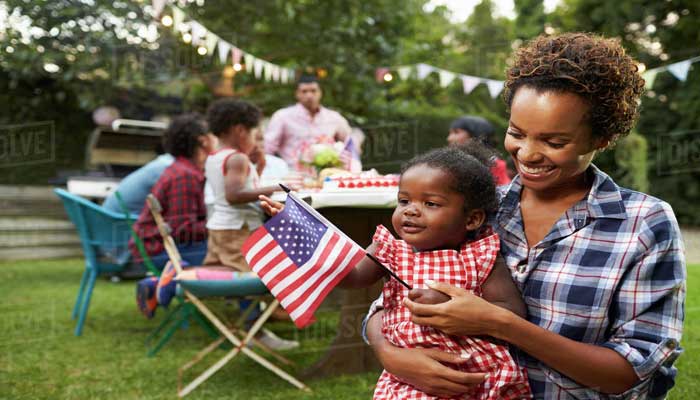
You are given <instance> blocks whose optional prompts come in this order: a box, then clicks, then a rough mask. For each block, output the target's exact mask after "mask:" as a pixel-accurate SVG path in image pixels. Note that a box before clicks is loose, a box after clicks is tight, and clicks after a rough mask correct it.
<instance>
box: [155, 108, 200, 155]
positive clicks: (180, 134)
mask: <svg viewBox="0 0 700 400" xmlns="http://www.w3.org/2000/svg"><path fill="white" fill-rule="evenodd" d="M207 131H208V129H207V124H206V122H205V121H204V117H202V115H201V114H199V113H189V114H182V115H178V116H177V117H175V118H173V120H172V121H171V122H170V125H168V128H167V129H166V130H165V133H164V134H163V148H164V149H165V151H166V153H170V154H171V155H172V156H173V157H187V158H192V156H193V155H194V151H195V149H196V148H197V146H199V141H198V140H197V138H198V137H200V136H204V135H206V134H207Z"/></svg>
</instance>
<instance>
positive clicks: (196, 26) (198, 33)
mask: <svg viewBox="0 0 700 400" xmlns="http://www.w3.org/2000/svg"><path fill="white" fill-rule="evenodd" d="M190 29H191V30H192V43H193V44H199V42H200V41H201V39H202V38H203V37H204V35H206V34H207V28H205V27H204V26H202V24H200V23H199V22H197V21H191V22H190Z"/></svg>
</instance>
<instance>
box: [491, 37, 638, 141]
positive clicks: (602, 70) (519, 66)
mask: <svg viewBox="0 0 700 400" xmlns="http://www.w3.org/2000/svg"><path fill="white" fill-rule="evenodd" d="M522 86H527V87H531V88H534V89H535V90H538V91H550V90H552V91H560V92H570V93H575V94H577V95H579V96H581V97H582V98H583V99H584V100H586V101H587V102H588V104H589V106H590V111H589V115H588V120H589V121H590V124H591V128H592V132H593V135H594V136H596V137H599V138H603V139H606V140H608V142H609V144H610V145H612V144H614V143H615V141H617V139H619V138H620V137H623V136H625V135H627V134H628V133H629V132H630V130H631V129H632V126H633V125H634V123H635V121H636V119H637V117H638V115H639V100H640V96H641V95H642V93H643V91H644V79H643V78H642V76H641V74H640V73H639V68H638V67H637V62H636V61H635V60H634V59H632V57H630V56H628V55H627V54H626V53H625V49H624V48H623V47H622V45H620V41H619V40H617V39H607V38H604V37H601V36H598V35H595V34H588V33H565V34H561V35H558V36H539V37H537V38H535V39H533V40H532V41H531V42H529V43H527V44H526V45H525V46H523V47H521V48H520V49H519V50H518V51H517V52H516V53H515V57H514V60H513V63H512V65H511V67H510V68H509V69H508V71H507V77H506V82H505V91H504V92H503V99H504V100H505V102H506V104H507V106H508V108H510V106H511V104H512V102H513V97H514V96H515V93H516V92H517V90H518V89H519V88H520V87H522Z"/></svg>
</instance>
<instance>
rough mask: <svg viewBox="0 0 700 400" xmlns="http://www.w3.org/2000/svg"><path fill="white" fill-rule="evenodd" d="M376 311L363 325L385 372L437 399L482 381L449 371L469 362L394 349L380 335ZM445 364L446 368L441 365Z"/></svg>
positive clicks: (436, 352) (442, 354)
mask: <svg viewBox="0 0 700 400" xmlns="http://www.w3.org/2000/svg"><path fill="white" fill-rule="evenodd" d="M382 313H383V311H379V312H377V313H376V314H374V315H373V316H372V317H370V319H369V321H368V322H367V337H368V338H369V342H370V343H371V344H372V349H373V350H374V353H375V354H376V355H377V358H378V359H379V361H380V362H381V363H382V365H383V366H384V369H386V370H387V371H388V372H390V373H391V374H393V375H394V376H396V377H397V378H399V379H400V380H401V381H402V382H406V383H408V384H410V385H412V386H415V387H416V388H418V389H419V390H421V391H423V392H426V393H428V394H431V395H434V396H439V397H453V396H457V395H460V394H463V393H468V392H470V391H471V390H472V389H473V387H474V385H478V384H480V383H482V382H483V381H484V380H485V379H486V374H485V373H469V372H461V371H457V370H455V369H452V368H450V367H449V366H448V365H449V364H451V365H456V364H461V363H464V362H467V361H469V355H466V357H462V356H460V355H457V354H450V353H446V352H443V351H440V350H438V349H419V348H416V349H405V348H400V347H395V346H393V345H392V344H391V343H389V341H387V340H386V338H385V337H384V336H383V335H382V318H381V315H382ZM444 364H448V365H444Z"/></svg>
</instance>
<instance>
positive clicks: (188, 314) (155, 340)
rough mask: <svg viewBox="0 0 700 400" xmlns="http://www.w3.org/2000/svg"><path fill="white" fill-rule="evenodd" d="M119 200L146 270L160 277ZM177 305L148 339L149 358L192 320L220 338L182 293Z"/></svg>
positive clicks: (120, 197) (211, 334)
mask: <svg viewBox="0 0 700 400" xmlns="http://www.w3.org/2000/svg"><path fill="white" fill-rule="evenodd" d="M114 195H115V196H116V198H117V202H118V203H119V207H120V208H121V209H122V212H124V215H125V218H126V220H127V222H128V223H129V227H130V232H131V238H132V239H133V240H134V244H135V245H136V248H137V249H138V251H139V254H140V255H141V259H142V262H143V264H144V265H145V266H146V269H148V271H149V272H150V273H151V274H152V275H153V276H160V274H161V272H162V271H161V270H159V269H158V268H156V266H155V265H154V264H153V261H152V260H151V257H150V256H149V255H148V253H147V252H146V247H145V246H144V245H143V240H141V237H139V235H138V233H137V232H136V230H134V227H133V226H134V223H135V222H136V218H134V216H133V215H132V214H131V213H130V212H129V210H128V209H127V207H126V203H124V200H123V199H122V196H121V194H120V193H119V192H118V191H117V192H114ZM176 302H177V303H176V304H175V305H174V306H171V307H169V308H168V313H167V314H166V315H165V318H164V319H163V321H162V322H161V323H160V324H159V325H158V326H157V327H156V329H155V330H154V331H153V332H151V333H150V334H149V335H148V337H146V341H145V342H146V355H148V356H149V357H153V356H155V355H156V354H157V353H158V352H159V351H160V350H161V349H162V348H163V347H164V346H165V345H166V344H167V343H168V342H169V341H170V339H172V337H173V335H174V334H175V332H177V331H178V329H186V328H188V327H189V326H190V320H192V321H194V322H195V323H197V325H199V326H200V327H201V328H202V329H203V330H204V332H206V333H207V334H208V335H209V336H211V337H212V338H218V337H219V335H218V334H217V333H216V329H215V328H214V327H213V326H212V325H211V324H210V323H209V322H208V321H207V319H206V318H204V317H203V316H202V314H201V313H200V312H199V311H198V310H197V308H196V307H195V306H194V305H193V304H192V303H189V302H186V301H185V299H184V296H183V295H182V293H178V295H177V297H176Z"/></svg>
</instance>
